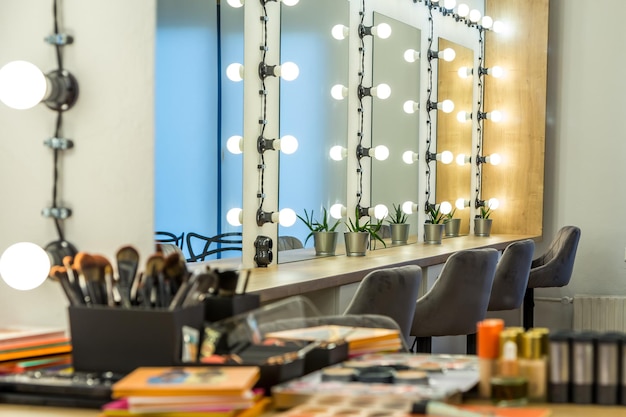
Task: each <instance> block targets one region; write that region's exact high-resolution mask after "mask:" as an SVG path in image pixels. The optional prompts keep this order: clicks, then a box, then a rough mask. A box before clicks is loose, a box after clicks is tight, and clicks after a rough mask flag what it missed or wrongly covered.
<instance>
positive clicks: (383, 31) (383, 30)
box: [372, 23, 391, 39]
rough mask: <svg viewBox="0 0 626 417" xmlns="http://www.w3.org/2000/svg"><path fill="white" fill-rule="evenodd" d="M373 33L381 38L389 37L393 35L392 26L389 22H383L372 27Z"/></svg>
mask: <svg viewBox="0 0 626 417" xmlns="http://www.w3.org/2000/svg"><path fill="white" fill-rule="evenodd" d="M372 34H374V35H376V36H378V37H379V38H380V39H387V38H388V37H390V36H391V26H389V25H388V24H387V23H381V24H380V25H376V26H374V27H373V28H372Z"/></svg>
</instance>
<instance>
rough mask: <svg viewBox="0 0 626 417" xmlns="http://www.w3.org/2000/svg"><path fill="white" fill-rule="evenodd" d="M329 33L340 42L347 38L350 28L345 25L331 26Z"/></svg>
mask: <svg viewBox="0 0 626 417" xmlns="http://www.w3.org/2000/svg"><path fill="white" fill-rule="evenodd" d="M330 33H331V35H332V36H333V38H335V39H337V40H338V41H341V40H344V39H345V38H347V37H348V35H349V34H350V28H349V27H347V26H345V25H342V24H339V25H335V26H333V28H332V29H331V31H330Z"/></svg>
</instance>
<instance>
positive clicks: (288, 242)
mask: <svg viewBox="0 0 626 417" xmlns="http://www.w3.org/2000/svg"><path fill="white" fill-rule="evenodd" d="M303 247H304V245H303V244H302V241H301V240H300V239H298V238H297V237H294V236H278V250H279V251H281V250H291V249H302V248H303Z"/></svg>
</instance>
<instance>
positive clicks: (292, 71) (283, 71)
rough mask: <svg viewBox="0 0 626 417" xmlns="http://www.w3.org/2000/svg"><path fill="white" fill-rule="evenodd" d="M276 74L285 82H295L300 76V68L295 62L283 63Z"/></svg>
mask: <svg viewBox="0 0 626 417" xmlns="http://www.w3.org/2000/svg"><path fill="white" fill-rule="evenodd" d="M274 73H275V74H276V76H277V77H280V78H282V79H283V80H285V81H293V80H295V79H296V78H298V75H300V68H298V66H297V65H296V64H295V63H293V62H283V64H282V65H280V66H278V67H276V70H275V71H274Z"/></svg>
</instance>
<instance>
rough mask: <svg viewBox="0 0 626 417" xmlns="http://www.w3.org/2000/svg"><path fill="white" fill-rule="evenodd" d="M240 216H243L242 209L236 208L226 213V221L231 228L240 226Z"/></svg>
mask: <svg viewBox="0 0 626 417" xmlns="http://www.w3.org/2000/svg"><path fill="white" fill-rule="evenodd" d="M242 216H243V210H242V209H240V208H238V207H235V208H231V209H230V210H228V211H227V212H226V221H227V222H228V224H230V225H231V226H241V221H242V220H243V219H242Z"/></svg>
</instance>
